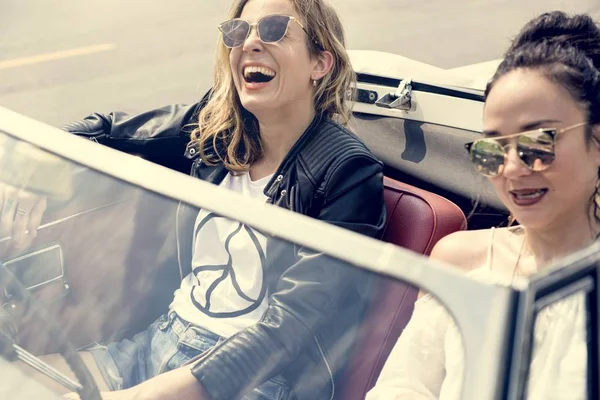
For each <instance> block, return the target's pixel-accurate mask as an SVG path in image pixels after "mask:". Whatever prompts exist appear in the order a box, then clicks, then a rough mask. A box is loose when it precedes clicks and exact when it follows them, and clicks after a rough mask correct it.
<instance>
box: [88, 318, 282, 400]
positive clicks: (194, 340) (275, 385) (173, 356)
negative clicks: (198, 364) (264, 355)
mask: <svg viewBox="0 0 600 400" xmlns="http://www.w3.org/2000/svg"><path fill="white" fill-rule="evenodd" d="M222 340H224V339H223V338H221V337H219V336H218V335H215V334H214V333H212V332H209V331H207V330H205V329H203V328H200V327H197V326H193V325H191V324H189V323H187V322H186V321H184V320H182V319H181V318H179V317H178V316H177V314H176V313H175V312H173V311H171V312H170V313H169V314H168V315H166V314H164V315H162V316H161V317H160V318H158V319H157V320H156V321H155V322H154V323H153V324H152V325H150V327H149V328H148V329H147V330H145V331H144V332H141V333H138V334H137V335H135V336H134V337H133V339H132V340H128V339H124V340H122V341H120V342H117V343H111V344H109V345H108V346H102V345H96V346H93V347H91V348H88V349H86V350H87V351H89V352H91V353H92V355H93V356H94V359H95V360H96V364H98V368H99V369H100V372H101V373H102V376H103V377H104V380H105V381H106V384H107V385H108V387H109V388H110V390H122V389H127V388H130V387H132V386H135V385H138V384H140V383H142V382H144V381H146V380H148V379H150V378H152V377H154V376H156V375H159V374H162V373H165V372H168V371H171V370H173V369H177V368H179V367H181V366H183V365H185V364H186V363H187V362H189V361H190V360H192V359H193V358H195V357H197V356H199V355H200V354H202V353H204V352H205V351H207V350H209V349H211V348H212V347H214V346H215V345H217V344H218V343H219V342H220V341H222ZM290 393H291V388H290V386H289V384H287V383H286V382H285V380H284V379H283V378H281V377H278V376H276V377H274V378H272V379H271V380H269V381H266V382H264V383H263V384H261V385H260V386H258V387H257V388H256V389H254V390H253V391H251V392H249V393H247V394H246V395H245V396H244V397H242V400H288V399H289V398H290Z"/></svg>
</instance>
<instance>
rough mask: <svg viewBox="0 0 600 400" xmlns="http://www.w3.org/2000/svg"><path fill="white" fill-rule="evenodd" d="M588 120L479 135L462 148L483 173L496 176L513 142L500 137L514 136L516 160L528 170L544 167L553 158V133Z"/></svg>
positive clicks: (567, 129) (500, 170) (554, 143)
mask: <svg viewBox="0 0 600 400" xmlns="http://www.w3.org/2000/svg"><path fill="white" fill-rule="evenodd" d="M586 124H587V122H581V123H579V124H575V125H571V126H568V127H566V128H563V129H555V128H542V129H536V130H533V131H527V132H521V133H515V134H512V135H506V136H498V137H494V138H486V139H479V140H476V141H474V142H472V143H467V144H466V145H465V148H466V149H467V151H468V152H469V157H470V158H471V162H472V163H473V164H475V167H476V168H477V170H478V171H479V172H480V173H481V174H482V175H484V176H487V177H494V176H498V175H500V174H501V173H502V171H504V165H505V164H506V158H507V156H508V148H509V147H511V146H512V143H506V144H502V143H501V142H500V141H499V140H502V141H504V140H505V139H509V138H514V137H516V138H517V140H516V144H515V147H516V150H517V155H518V156H519V160H521V162H522V163H523V164H524V165H525V166H526V167H527V168H529V169H530V170H531V171H543V170H545V169H546V168H548V167H549V166H550V164H552V162H553V161H554V156H555V155H554V147H555V145H556V136H557V135H558V134H559V133H564V132H567V131H570V130H572V129H575V128H579V127H580V126H584V125H586Z"/></svg>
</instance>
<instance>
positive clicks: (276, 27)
mask: <svg viewBox="0 0 600 400" xmlns="http://www.w3.org/2000/svg"><path fill="white" fill-rule="evenodd" d="M290 21H294V22H296V23H297V24H298V25H299V26H300V28H302V30H303V31H304V32H305V33H306V34H307V35H308V37H309V38H310V39H311V41H312V42H313V43H314V44H315V46H317V48H318V49H319V50H320V51H323V47H322V46H321V45H320V44H319V43H318V42H317V41H316V40H315V39H314V38H312V37H311V36H310V35H309V34H308V31H307V30H306V29H305V28H304V26H303V25H302V23H301V22H300V21H298V20H297V19H296V18H294V17H292V16H290V15H267V16H265V17H262V18H261V19H260V20H259V21H258V22H255V23H253V24H251V23H250V22H248V21H246V20H244V19H241V18H234V19H230V20H229V21H225V22H223V23H222V24H221V25H219V30H220V31H221V33H222V39H223V44H224V45H225V46H226V47H228V48H230V49H233V48H236V47H240V46H241V45H242V44H244V42H245V41H246V39H248V36H250V31H251V30H252V28H253V27H256V32H257V33H258V38H259V39H260V40H261V42H263V43H267V44H272V43H277V42H279V41H280V40H281V39H283V38H284V37H285V35H286V33H287V30H288V27H289V24H290Z"/></svg>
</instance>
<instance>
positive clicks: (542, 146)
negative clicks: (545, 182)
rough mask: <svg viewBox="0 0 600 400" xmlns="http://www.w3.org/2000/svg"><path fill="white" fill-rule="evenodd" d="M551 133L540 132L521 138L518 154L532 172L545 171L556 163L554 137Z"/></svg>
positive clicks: (526, 134)
mask: <svg viewBox="0 0 600 400" xmlns="http://www.w3.org/2000/svg"><path fill="white" fill-rule="evenodd" d="M550 132H551V131H548V130H538V131H533V132H527V133H524V134H522V135H520V136H519V139H518V141H517V153H518V154H519V158H521V160H523V162H524V163H525V165H527V167H528V168H529V169H531V170H532V171H543V170H544V169H546V168H548V167H549V166H550V164H552V161H554V135H553V133H550Z"/></svg>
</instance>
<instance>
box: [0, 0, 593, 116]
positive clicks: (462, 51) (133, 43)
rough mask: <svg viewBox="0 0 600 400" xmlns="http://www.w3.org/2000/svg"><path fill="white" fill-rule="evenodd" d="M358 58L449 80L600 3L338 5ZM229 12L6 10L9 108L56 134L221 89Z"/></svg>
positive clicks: (4, 75)
mask: <svg viewBox="0 0 600 400" xmlns="http://www.w3.org/2000/svg"><path fill="white" fill-rule="evenodd" d="M332 2H333V3H334V5H335V6H336V7H337V9H338V11H339V13H340V15H341V18H342V20H343V22H344V24H345V27H346V31H347V36H348V47H349V48H351V49H372V50H380V51H387V52H392V53H397V54H401V55H404V56H406V57H410V58H414V59H416V60H419V61H422V62H425V63H429V64H432V65H436V66H439V67H442V68H452V67H458V66H463V65H468V64H473V63H478V62H483V61H488V60H492V59H495V58H499V57H500V56H501V54H502V52H503V50H504V49H505V48H506V46H507V45H508V41H509V38H510V37H511V36H512V35H514V34H515V33H516V32H517V31H518V29H519V28H520V27H521V26H522V25H523V24H524V23H525V22H526V21H527V20H528V19H530V18H531V17H533V16H535V15H537V14H538V13H540V12H542V11H546V10H552V9H563V10H566V11H569V12H590V13H592V15H595V16H596V17H600V0H454V1H449V0H413V1H407V0H332ZM228 7H229V2H228V1H225V2H223V1H221V0H170V1H161V2H158V1H143V0H127V1H123V0H26V1H23V0H0V105H2V106H5V107H8V108H11V109H13V110H16V111H18V112H21V113H23V114H25V115H28V116H31V117H34V118H36V119H39V120H42V121H44V122H47V123H49V124H52V125H57V126H59V125H62V124H63V123H65V122H68V121H71V120H74V119H79V118H82V117H84V116H85V115H87V114H89V113H90V112H93V111H111V110H124V111H128V112H136V111H142V110H145V109H148V108H151V107H156V106H160V105H163V104H169V103H178V102H181V103H186V102H192V101H195V100H196V99H198V98H199V97H200V96H201V95H202V94H203V93H204V91H205V90H206V89H207V88H209V86H210V81H211V70H212V59H213V53H214V49H215V46H216V42H217V39H218V31H217V29H216V26H217V24H218V23H219V22H221V21H222V20H223V19H224V15H225V12H226V10H227V8H228Z"/></svg>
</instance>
